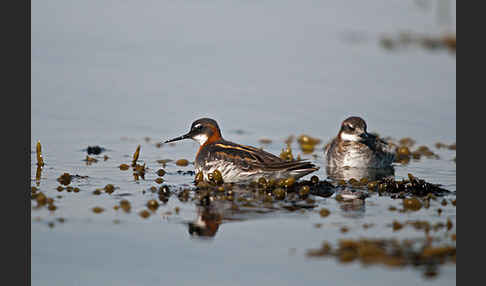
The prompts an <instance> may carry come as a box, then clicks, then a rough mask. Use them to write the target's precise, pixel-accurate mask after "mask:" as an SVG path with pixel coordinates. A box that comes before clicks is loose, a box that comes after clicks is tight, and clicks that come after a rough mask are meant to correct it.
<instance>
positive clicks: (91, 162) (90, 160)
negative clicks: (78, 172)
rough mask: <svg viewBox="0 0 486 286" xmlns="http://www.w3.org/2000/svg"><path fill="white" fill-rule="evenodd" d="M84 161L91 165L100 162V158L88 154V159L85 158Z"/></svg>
mask: <svg viewBox="0 0 486 286" xmlns="http://www.w3.org/2000/svg"><path fill="white" fill-rule="evenodd" d="M84 161H85V162H86V165H91V164H93V163H96V162H98V159H96V158H93V157H90V156H88V155H86V159H84Z"/></svg>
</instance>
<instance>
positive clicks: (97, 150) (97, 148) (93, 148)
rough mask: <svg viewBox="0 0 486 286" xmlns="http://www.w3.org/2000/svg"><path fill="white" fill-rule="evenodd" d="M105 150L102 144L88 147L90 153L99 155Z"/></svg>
mask: <svg viewBox="0 0 486 286" xmlns="http://www.w3.org/2000/svg"><path fill="white" fill-rule="evenodd" d="M104 151H106V149H105V148H103V147H100V146H88V148H86V152H87V153H88V155H99V154H101V152H104Z"/></svg>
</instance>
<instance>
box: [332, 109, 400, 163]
mask: <svg viewBox="0 0 486 286" xmlns="http://www.w3.org/2000/svg"><path fill="white" fill-rule="evenodd" d="M366 129H367V126H366V122H365V121H364V119H363V118H361V117H358V116H351V117H348V118H347V119H345V120H344V121H343V122H342V123H341V128H340V130H339V133H338V134H337V136H336V137H335V138H334V139H333V140H332V141H331V142H330V143H329V144H328V145H327V146H326V147H325V150H324V156H325V157H326V159H325V160H326V164H327V167H330V168H342V167H355V168H377V169H379V168H387V167H390V166H391V165H392V163H393V161H394V160H395V153H394V152H393V150H392V147H391V145H389V144H388V143H386V142H385V141H383V140H382V139H380V138H378V136H376V135H373V134H370V133H368V132H367V131H366Z"/></svg>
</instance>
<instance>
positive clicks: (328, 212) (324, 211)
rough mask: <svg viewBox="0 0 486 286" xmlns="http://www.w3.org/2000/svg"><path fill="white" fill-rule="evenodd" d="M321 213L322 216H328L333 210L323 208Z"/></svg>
mask: <svg viewBox="0 0 486 286" xmlns="http://www.w3.org/2000/svg"><path fill="white" fill-rule="evenodd" d="M319 214H320V215H321V217H328V216H329V215H330V214H331V211H329V210H328V209H326V208H322V209H321V210H320V211H319Z"/></svg>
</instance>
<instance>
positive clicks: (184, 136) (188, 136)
mask: <svg viewBox="0 0 486 286" xmlns="http://www.w3.org/2000/svg"><path fill="white" fill-rule="evenodd" d="M191 135H192V134H191V132H189V133H187V134H184V135H182V136H179V137H176V138H173V139H170V140H167V141H165V142H164V144H165V143H169V142H175V141H179V140H183V139H188V138H192V136H191Z"/></svg>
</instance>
